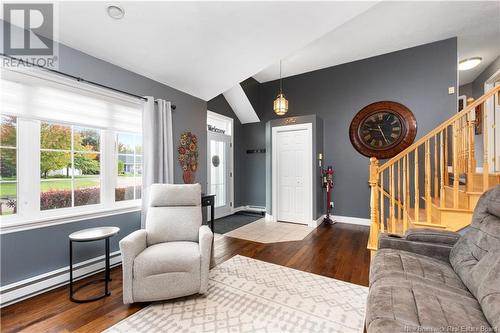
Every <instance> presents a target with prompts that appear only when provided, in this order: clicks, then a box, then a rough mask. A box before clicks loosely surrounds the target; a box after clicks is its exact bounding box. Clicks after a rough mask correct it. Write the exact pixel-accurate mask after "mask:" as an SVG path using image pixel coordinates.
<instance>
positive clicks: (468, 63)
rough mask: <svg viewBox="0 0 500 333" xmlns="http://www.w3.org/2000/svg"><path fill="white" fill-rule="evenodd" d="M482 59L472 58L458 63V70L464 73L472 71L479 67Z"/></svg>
mask: <svg viewBox="0 0 500 333" xmlns="http://www.w3.org/2000/svg"><path fill="white" fill-rule="evenodd" d="M482 60H483V59H482V58H481V57H474V58H469V59H464V60H462V61H460V62H459V63H458V70H460V71H466V70H468V69H472V68H474V67H476V66H477V65H479V64H480V63H481V61H482Z"/></svg>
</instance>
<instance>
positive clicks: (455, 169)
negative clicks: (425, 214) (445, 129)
mask: <svg viewBox="0 0 500 333" xmlns="http://www.w3.org/2000/svg"><path fill="white" fill-rule="evenodd" d="M452 130H453V154H452V155H453V157H452V158H453V208H458V188H459V177H460V174H459V170H458V124H457V122H454V123H453V127H452Z"/></svg>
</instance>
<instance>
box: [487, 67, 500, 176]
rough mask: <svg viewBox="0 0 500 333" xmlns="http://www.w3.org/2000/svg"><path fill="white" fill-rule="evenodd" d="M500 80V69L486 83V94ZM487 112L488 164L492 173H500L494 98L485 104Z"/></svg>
mask: <svg viewBox="0 0 500 333" xmlns="http://www.w3.org/2000/svg"><path fill="white" fill-rule="evenodd" d="M499 79H500V69H499V70H497V71H496V72H495V73H494V74H493V75H492V76H490V77H489V78H488V79H487V80H486V81H485V82H484V93H486V92H488V91H489V90H491V89H493V87H494V84H495V82H496V81H497V80H499ZM485 112H486V115H487V124H486V125H487V128H488V162H489V165H490V172H498V171H500V147H498V146H497V145H495V131H497V133H496V134H497V135H499V136H500V124H495V121H497V122H498V119H496V120H495V106H494V105H493V98H488V100H486V102H485ZM497 154H498V155H499V156H497V157H496V158H495V161H494V163H493V156H496V155H497Z"/></svg>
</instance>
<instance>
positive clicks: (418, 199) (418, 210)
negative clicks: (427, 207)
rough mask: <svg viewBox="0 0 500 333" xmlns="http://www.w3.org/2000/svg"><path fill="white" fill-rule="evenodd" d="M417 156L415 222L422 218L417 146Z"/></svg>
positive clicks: (415, 159) (415, 161)
mask: <svg viewBox="0 0 500 333" xmlns="http://www.w3.org/2000/svg"><path fill="white" fill-rule="evenodd" d="M414 154H415V158H414V163H415V168H414V170H415V176H414V177H413V178H414V181H415V193H414V194H415V222H417V223H418V221H419V219H420V191H419V184H418V147H416V148H415V153H414Z"/></svg>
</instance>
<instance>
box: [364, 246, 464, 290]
mask: <svg viewBox="0 0 500 333" xmlns="http://www.w3.org/2000/svg"><path fill="white" fill-rule="evenodd" d="M399 282H403V283H404V284H406V283H408V282H409V283H410V284H412V285H416V284H419V285H423V286H426V287H428V288H436V289H440V290H447V291H449V292H453V293H457V294H461V295H463V296H467V297H472V295H471V294H470V292H469V291H468V290H467V288H466V287H465V286H464V285H463V283H462V281H460V278H459V277H458V275H457V274H456V273H455V271H453V268H452V267H451V265H450V264H449V263H447V262H444V261H442V260H438V259H433V258H429V257H426V256H423V255H420V254H415V253H411V252H406V251H399V250H393V249H381V250H378V251H377V255H376V256H375V257H374V258H373V259H372V264H371V265H370V286H373V285H374V284H382V285H396V284H398V283H399Z"/></svg>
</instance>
